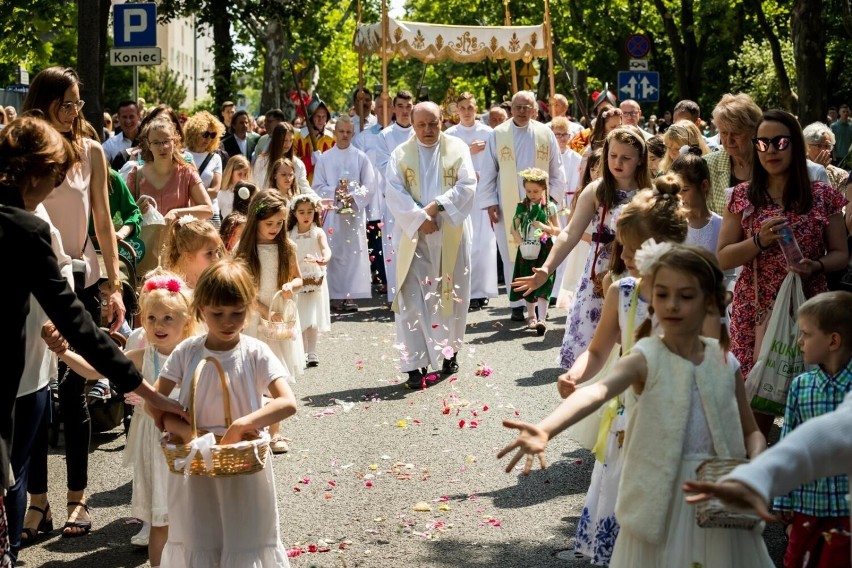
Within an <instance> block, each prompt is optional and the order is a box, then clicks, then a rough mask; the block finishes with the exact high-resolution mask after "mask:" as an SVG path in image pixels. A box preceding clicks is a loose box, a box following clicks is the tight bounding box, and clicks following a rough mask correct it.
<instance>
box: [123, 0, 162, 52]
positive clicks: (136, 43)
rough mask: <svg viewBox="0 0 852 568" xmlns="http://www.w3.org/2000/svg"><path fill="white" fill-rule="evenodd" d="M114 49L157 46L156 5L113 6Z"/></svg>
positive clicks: (148, 3)
mask: <svg viewBox="0 0 852 568" xmlns="http://www.w3.org/2000/svg"><path fill="white" fill-rule="evenodd" d="M113 40H114V42H115V47H118V48H123V47H156V46H157V5H156V4H154V3H153V2H140V3H131V4H127V3H125V4H116V5H115V6H113Z"/></svg>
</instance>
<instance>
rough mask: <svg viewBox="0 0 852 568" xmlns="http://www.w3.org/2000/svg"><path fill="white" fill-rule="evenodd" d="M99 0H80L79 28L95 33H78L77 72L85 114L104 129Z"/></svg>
mask: <svg viewBox="0 0 852 568" xmlns="http://www.w3.org/2000/svg"><path fill="white" fill-rule="evenodd" d="M100 11H101V9H100V0H77V29H79V30H93V31H94V33H81V34H78V35H77V73H78V74H79V76H80V83H81V84H82V86H81V87H80V98H81V99H82V100H84V101H86V106H84V107H83V114H84V115H85V117H86V120H88V121H89V122H90V123H91V125H92V126H93V127H94V128H95V132H97V133H98V138H99V139H100V137H101V136H102V133H103V130H104V113H103V103H102V101H101V74H102V72H103V57H101V45H100V44H101V34H100V33H98V29H99V26H100V21H101V19H100Z"/></svg>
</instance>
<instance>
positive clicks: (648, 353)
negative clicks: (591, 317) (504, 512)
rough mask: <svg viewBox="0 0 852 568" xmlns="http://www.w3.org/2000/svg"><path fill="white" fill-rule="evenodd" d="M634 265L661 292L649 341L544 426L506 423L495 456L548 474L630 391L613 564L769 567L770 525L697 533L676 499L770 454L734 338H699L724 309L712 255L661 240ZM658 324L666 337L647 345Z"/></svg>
mask: <svg viewBox="0 0 852 568" xmlns="http://www.w3.org/2000/svg"><path fill="white" fill-rule="evenodd" d="M634 262H635V263H636V266H637V267H638V268H639V272H640V274H641V275H642V278H643V280H646V281H647V282H648V284H647V286H648V288H649V289H650V290H651V291H652V292H651V293H652V299H651V307H650V308H649V309H648V315H649V319H647V320H645V322H643V323H642V325H641V326H640V327H639V330H638V333H637V336H639V337H643V339H640V340H639V341H637V342H636V344H635V345H633V349H632V351H631V353H630V354H628V355H626V356H624V357H622V358H621V359H620V360H619V361H618V362H617V363H616V364H615V366H614V367H613V369H612V371H611V372H609V373H608V374H607V376H606V377H605V378H604V379H603V380H601V381H600V382H597V383H594V384H591V385H587V386H584V387H581V388H579V389H577V390H576V392H574V393H573V394H572V395H571V396H569V397H568V398H567V399H565V401H563V402H562V404H561V405H560V406H559V407H558V408H557V409H556V410H555V411H553V412H552V413H551V414H550V415H549V416H548V417H547V418H545V419H544V420H542V421H541V422H539V423H538V424H537V425H536V424H529V423H524V422H517V421H513V420H506V421H504V422H503V424H504V426H506V427H508V428H514V429H517V430H519V431H520V434H519V435H518V437H517V438H516V439H515V440H514V441H513V442H512V443H510V444H509V445H508V446H506V447H505V448H503V449H502V450H501V451H500V452H499V453H498V454H497V455H498V457H503V456H504V455H506V454H507V453H509V452H511V451H512V450H514V449H517V450H518V451H517V453H516V454H515V455H514V456H513V457H512V459H511V460H510V462H509V464H508V466H507V467H506V471H507V472H511V471H512V469H513V468H514V467H515V465H516V464H517V463H518V462H519V461H520V460H521V459H523V458H525V465H524V473H525V474H529V472H530V471H531V469H532V465H533V460H534V458H538V459H539V461H540V463H541V465H542V467H544V465H545V461H544V450H545V449H546V447H547V442H548V441H549V440H550V439H551V438H552V437H553V436H555V435H557V434H558V433H560V432H561V431H563V430H564V429H565V428H567V427H568V426H569V425H571V424H572V423H574V422H576V421H577V420H579V419H581V418H583V417H584V416H587V415H588V414H590V413H592V412H594V410H595V409H597V408H598V407H600V406H601V405H603V404H604V403H605V402H606V401H608V400H610V399H611V398H612V397H614V396H617V395H619V394H621V393H623V392H625V391H626V390H627V389H630V388H632V392H633V393H634V394H635V395H636V396H637V397H638V402H637V403H636V404H635V406H634V407H633V410H632V412H631V416H630V420H629V424H628V426H627V436H626V438H625V441H624V449H623V453H624V457H623V461H624V469H623V473H622V476H621V481H620V485H619V490H618V499H617V501H616V506H615V512H616V516H617V518H618V522H619V524H620V525H621V528H620V530H619V533H618V537H617V539H616V541H615V550H614V552H613V555H612V559H611V561H610V566H613V567H636V568H644V567H648V566H654V567H659V568H680V567H683V566H702V567H703V568H746V567H748V568H763V567H766V568H769V567H771V566H773V565H774V564H773V562H772V560H771V558H770V557H769V553H768V552H767V550H766V545H765V543H764V542H763V538H762V536H761V532H762V530H763V527H762V526H760V525H758V526H756V527H755V528H754V529H752V530H731V529H715V528H699V527H698V524H697V522H696V519H695V510H694V509H692V508H691V507H690V505H688V504H687V503H686V502H685V501H684V499H683V498H682V497H680V491H679V489H680V487H681V486H682V485H683V483H684V481H686V480H688V479H694V476H695V472H696V469H697V467H698V466H699V465H700V464H701V462H702V461H704V460H705V459H708V458H712V457H714V456H719V457H723V458H745V457H746V456H748V457H754V456H756V455H757V454H759V453H760V452H762V451H763V450H764V449H765V448H766V440H765V438H764V437H763V435H762V434H761V433H760V430H759V429H758V428H757V424H756V423H755V421H754V415H753V414H752V412H751V409H750V407H749V403H748V401H747V400H746V396H745V386H744V381H743V378H742V374H741V373H740V371H739V365H738V363H737V362H736V359H734V358H733V357H731V356H730V355H729V354H728V353H727V347H728V336H727V333H726V332H723V334H722V337H721V340H719V341H717V340H715V339H709V338H706V337H702V336H701V331H702V327H703V325H704V324H705V318H707V317H708V316H713V315H715V317H716V318H718V317H719V316H718V314H720V313H722V312H723V311H724V309H725V286H724V279H723V275H722V271H721V270H719V266H718V264H717V263H716V261H715V259H714V258H713V256H712V255H710V254H708V253H707V252H706V251H705V250H703V249H699V248H697V247H689V246H684V245H672V244H670V243H659V244H658V243H654V242H653V241H648V243H646V244H644V245H643V246H642V247H641V248H640V249H639V251H637V252H636V254H635V257H634ZM650 316H654V317H656V318H657V321H658V322H659V326H660V328H662V332H663V335H662V336H653V337H647V335H648V334H649V333H650V331H651V326H652V322H651V319H650ZM723 331H724V328H723ZM627 472H629V475H628V474H627Z"/></svg>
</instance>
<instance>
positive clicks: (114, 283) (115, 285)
mask: <svg viewBox="0 0 852 568" xmlns="http://www.w3.org/2000/svg"><path fill="white" fill-rule="evenodd" d="M109 287H110V288H111V289H112V290H113V291H116V290H121V280H118V279H116V280H110V281H109Z"/></svg>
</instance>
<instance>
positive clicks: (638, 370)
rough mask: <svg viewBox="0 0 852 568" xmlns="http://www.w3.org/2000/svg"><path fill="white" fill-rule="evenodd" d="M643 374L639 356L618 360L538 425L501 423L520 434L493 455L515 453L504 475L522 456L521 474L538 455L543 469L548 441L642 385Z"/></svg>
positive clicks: (634, 354) (644, 367)
mask: <svg viewBox="0 0 852 568" xmlns="http://www.w3.org/2000/svg"><path fill="white" fill-rule="evenodd" d="M647 373H648V368H647V365H646V363H645V357H644V356H642V355H641V354H640V353H633V354H631V355H627V356H625V357H622V358H621V359H620V360H619V361H618V363H616V364H615V366H614V367H613V369H612V371H611V372H610V373H609V374H608V375H607V376H606V377H605V378H604V379H603V380H601V381H600V382H597V383H595V384H593V385H588V386H585V387H582V388H579V389H577V391H576V392H575V393H574V395H573V396H570V397H568V398H566V399H565V400H564V401H562V403H561V404H560V405H559V406H558V407H557V408H556V410H554V411H553V412H551V413H550V415H549V416H547V418H545V419H544V420H542V421H541V422H539V423H538V424H535V425H533V424H529V423H526V422H519V421H515V420H504V421H503V426H505V427H506V428H514V429H516V430H520V432H521V433H520V434H519V435H518V437H517V438H515V439H514V440H513V441H512V443H510V444H509V445H508V446H506V447H505V448H503V449H502V450H500V453H498V454H497V458H498V459H499V458H502V457H503V456H505V455H506V454H508V453H509V452H511V451H512V450H514V449H517V450H518V451H517V452H516V453H515V455H514V456H513V457H512V459H511V460H510V461H509V464H508V465H507V466H506V473H509V472H511V471H512V468H514V467H515V465H516V464H517V463H518V462H519V461H520V460H521V458H522V457H524V456H525V455H526V458H527V459H526V464H525V465H524V475H529V474H530V471H532V465H533V458H534V457H535V456H538V460H539V463H540V464H541V467H542V468H544V467H546V464H545V461H544V450H545V448H546V447H547V442H548V441H549V440H551V439H552V438H553V437H554V436H556V435H557V434H559V433H560V432H562V431H563V430H565V428H567V427H569V426H571V425H572V424H575V423H577V422H578V421H580V420H582V419H583V418H585V417H586V416H588V415H589V414H591V413H592V412H594V411H595V410H596V409H598V408H600V406H601V405H603V404H604V403H605V402H606V401H608V400H609V399H611V398H612V397H614V396H616V395H618V394H620V393H622V392H624V391H625V390H627V389H628V388H629V387H630V386H631V385H642V384H644V381H645V377H646V376H647Z"/></svg>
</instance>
